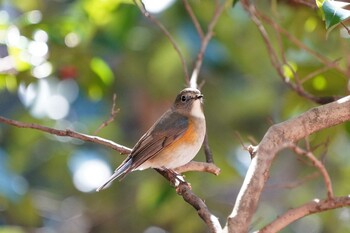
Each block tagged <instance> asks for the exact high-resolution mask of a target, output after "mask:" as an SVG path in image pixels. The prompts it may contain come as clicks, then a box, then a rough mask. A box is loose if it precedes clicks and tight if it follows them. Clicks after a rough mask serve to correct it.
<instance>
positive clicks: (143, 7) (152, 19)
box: [133, 0, 190, 85]
mask: <svg viewBox="0 0 350 233" xmlns="http://www.w3.org/2000/svg"><path fill="white" fill-rule="evenodd" d="M133 1H134V3H135V5H137V6H138V7H139V9H140V10H141V12H142V14H143V15H144V16H145V17H146V18H148V19H149V20H150V21H151V22H153V23H154V24H156V25H157V26H158V27H159V28H160V30H161V31H162V32H163V33H164V35H165V36H166V37H168V39H169V41H170V43H171V44H172V46H173V47H174V49H175V51H176V52H177V54H178V55H179V58H180V61H181V64H182V68H183V72H184V75H185V81H186V83H187V85H189V83H190V79H189V74H188V70H187V65H186V61H185V58H184V56H183V55H182V53H181V50H180V48H179V46H178V45H177V43H176V41H175V40H174V38H173V37H172V35H171V34H170V32H169V31H168V30H167V29H166V28H165V27H164V25H163V24H162V23H161V22H160V21H159V20H158V19H157V18H155V17H154V16H153V15H152V14H150V13H149V12H148V11H147V9H146V8H145V5H144V4H143V2H142V1H141V0H140V3H138V1H137V0H133Z"/></svg>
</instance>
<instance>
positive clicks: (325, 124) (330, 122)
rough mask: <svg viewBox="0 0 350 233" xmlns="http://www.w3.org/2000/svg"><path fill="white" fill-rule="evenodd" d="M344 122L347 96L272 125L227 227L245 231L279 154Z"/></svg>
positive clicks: (349, 104)
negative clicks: (300, 141)
mask: <svg viewBox="0 0 350 233" xmlns="http://www.w3.org/2000/svg"><path fill="white" fill-rule="evenodd" d="M347 121H350V96H347V97H344V98H342V99H339V100H337V101H334V102H332V103H329V104H326V105H322V106H319V107H315V108H312V109H310V110H309V111H307V112H305V113H303V114H301V115H299V116H297V117H295V118H292V119H290V120H288V121H285V122H282V123H279V124H275V125H273V126H271V127H270V128H269V130H268V131H267V132H266V134H265V135H264V137H263V139H262V140H261V142H260V143H259V145H258V146H256V147H254V148H255V149H254V151H255V153H254V157H253V159H252V162H251V164H250V166H249V169H248V171H247V174H246V176H245V179H244V182H243V184H242V187H241V189H240V192H239V193H238V196H237V199H236V203H235V206H234V208H233V210H232V212H231V214H230V216H229V217H228V220H227V225H226V228H227V229H229V231H230V232H234V233H235V232H247V231H248V228H249V225H250V222H251V219H252V217H253V214H254V213H255V211H256V208H257V205H258V202H259V199H260V195H261V192H262V190H263V189H264V187H265V183H266V181H267V180H268V178H269V173H270V167H271V164H272V161H273V160H274V158H275V157H276V155H277V153H278V152H279V151H281V150H282V149H284V148H286V147H289V146H290V145H291V143H295V142H297V141H299V140H301V139H303V138H305V137H307V136H309V135H310V134H312V133H315V132H318V131H320V130H322V129H325V128H329V127H332V126H335V125H338V124H341V123H344V122H347ZM328 199H329V198H328ZM329 200H332V199H329Z"/></svg>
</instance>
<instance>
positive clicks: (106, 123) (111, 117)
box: [94, 94, 119, 135]
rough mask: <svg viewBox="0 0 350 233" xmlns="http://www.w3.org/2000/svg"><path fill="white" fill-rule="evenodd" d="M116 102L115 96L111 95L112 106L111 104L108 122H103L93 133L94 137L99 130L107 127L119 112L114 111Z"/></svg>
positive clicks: (117, 110)
mask: <svg viewBox="0 0 350 233" xmlns="http://www.w3.org/2000/svg"><path fill="white" fill-rule="evenodd" d="M116 100H117V95H116V94H114V95H113V104H112V109H111V115H110V117H109V118H108V120H106V121H104V122H103V123H102V124H101V125H100V126H99V127H98V128H97V129H96V130H95V132H94V135H96V134H97V133H98V132H99V131H100V130H101V129H103V128H104V127H106V126H107V125H109V124H110V123H111V122H112V121H114V119H115V117H116V115H117V113H118V112H119V108H118V109H115V107H116Z"/></svg>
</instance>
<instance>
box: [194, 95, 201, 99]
mask: <svg viewBox="0 0 350 233" xmlns="http://www.w3.org/2000/svg"><path fill="white" fill-rule="evenodd" d="M202 98H203V95H202V94H198V95H196V97H194V99H196V100H197V99H202Z"/></svg>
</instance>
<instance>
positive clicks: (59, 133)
mask: <svg viewBox="0 0 350 233" xmlns="http://www.w3.org/2000/svg"><path fill="white" fill-rule="evenodd" d="M0 122H2V123H5V124H8V125H12V126H16V127H18V128H28V129H35V130H39V131H42V132H46V133H49V134H54V135H57V136H61V137H71V138H76V139H79V140H82V141H85V142H93V143H97V144H100V145H103V146H107V147H109V148H111V149H113V150H116V151H118V152H119V153H121V154H129V153H130V152H131V149H130V148H128V147H125V146H122V145H119V144H117V143H115V142H112V141H110V140H107V139H104V138H100V137H97V136H91V135H87V134H82V133H78V132H75V131H73V130H70V129H66V130H59V129H53V128H50V127H46V126H42V125H38V124H34V123H25V122H20V121H15V120H11V119H8V118H5V117H2V116H0Z"/></svg>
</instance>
